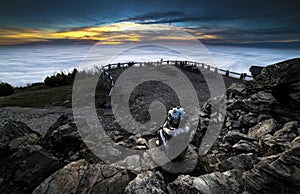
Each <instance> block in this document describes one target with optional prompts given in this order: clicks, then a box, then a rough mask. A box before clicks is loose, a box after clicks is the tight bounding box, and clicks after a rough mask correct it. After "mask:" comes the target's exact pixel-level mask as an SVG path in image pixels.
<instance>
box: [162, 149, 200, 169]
mask: <svg viewBox="0 0 300 194" xmlns="http://www.w3.org/2000/svg"><path fill="white" fill-rule="evenodd" d="M197 163H198V154H197V152H196V151H195V150H193V149H192V148H191V147H190V146H188V150H187V152H186V154H185V156H184V157H183V158H182V159H178V160H175V161H170V162H169V163H167V164H164V165H162V166H161V168H162V170H164V171H167V172H169V173H172V174H186V173H191V172H193V171H194V170H195V168H196V166H197Z"/></svg>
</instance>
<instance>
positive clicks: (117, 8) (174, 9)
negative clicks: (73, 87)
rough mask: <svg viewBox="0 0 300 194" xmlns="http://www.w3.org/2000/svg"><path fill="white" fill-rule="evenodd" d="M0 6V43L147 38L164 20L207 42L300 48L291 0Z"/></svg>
mask: <svg viewBox="0 0 300 194" xmlns="http://www.w3.org/2000/svg"><path fill="white" fill-rule="evenodd" d="M0 5H1V6H0V45H16V44H17V45H18V44H25V45H27V44H28V45H29V44H85V43H95V42H98V41H99V43H100V44H124V43H130V42H139V41H143V40H145V39H148V38H149V36H147V32H148V31H149V27H151V28H153V29H159V26H160V25H163V26H175V27H177V28H180V29H181V30H184V31H186V32H189V33H191V34H193V35H194V36H195V37H197V39H199V40H200V41H201V42H202V43H204V44H208V45H209V44H210V45H235V46H251V47H271V48H273V47H277V48H296V49H298V48H300V25H299V24H300V12H299V10H300V2H299V1H295V0H285V1H283V0H279V1H268V0H265V1H258V0H251V1H246V0H226V1H225V0H224V1H221V0H220V1H216V0H208V1H202V0H191V1H188V0H185V1H184V0H164V1H162V0H151V1H149V0H148V1H143V0H119V1H107V0H105V1H104V0H100V1H96V0H89V1H82V0H73V1H62V0H1V3H0ZM162 36H163V35H162ZM150 38H151V37H150ZM160 38H162V39H163V38H164V37H160Z"/></svg>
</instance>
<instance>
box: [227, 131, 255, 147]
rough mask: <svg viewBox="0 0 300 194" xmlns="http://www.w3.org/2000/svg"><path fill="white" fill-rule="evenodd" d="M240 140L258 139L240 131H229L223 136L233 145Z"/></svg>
mask: <svg viewBox="0 0 300 194" xmlns="http://www.w3.org/2000/svg"><path fill="white" fill-rule="evenodd" d="M240 140H246V141H254V140H256V139H254V138H250V137H248V136H247V135H245V134H243V133H240V132H235V131H229V132H228V133H227V134H226V135H225V136H224V138H223V141H224V142H228V143H230V144H231V145H233V144H235V143H237V142H239V141H240Z"/></svg>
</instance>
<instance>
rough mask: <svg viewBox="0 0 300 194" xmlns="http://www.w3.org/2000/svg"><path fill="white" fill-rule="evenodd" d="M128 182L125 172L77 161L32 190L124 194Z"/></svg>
mask: <svg viewBox="0 0 300 194" xmlns="http://www.w3.org/2000/svg"><path fill="white" fill-rule="evenodd" d="M129 180H130V179H129V175H128V173H127V171H126V170H121V169H117V168H114V167H112V166H108V165H101V164H89V163H87V162H86V161H85V160H78V161H75V162H71V163H69V164H68V165H66V166H65V167H63V168H62V169H60V170H58V171H56V172H55V173H54V174H52V175H51V176H49V177H48V178H47V179H46V180H44V181H43V182H42V183H41V184H40V185H39V186H38V187H36V188H35V189H34V191H33V194H38V193H45V194H46V193H58V194H59V193H62V194H64V193H113V194H114V193H124V189H125V187H126V186H127V185H128V183H129Z"/></svg>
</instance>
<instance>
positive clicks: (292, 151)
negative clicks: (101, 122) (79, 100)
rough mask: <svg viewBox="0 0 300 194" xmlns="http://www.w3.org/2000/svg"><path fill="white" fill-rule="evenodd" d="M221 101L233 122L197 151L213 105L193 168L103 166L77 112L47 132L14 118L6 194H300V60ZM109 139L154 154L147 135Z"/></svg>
mask: <svg viewBox="0 0 300 194" xmlns="http://www.w3.org/2000/svg"><path fill="white" fill-rule="evenodd" d="M214 100H216V99H214ZM219 100H226V104H227V110H226V119H225V122H224V125H223V128H222V131H221V133H220V135H219V137H218V139H217V141H216V142H215V144H214V145H213V146H212V148H211V149H210V150H209V151H208V153H207V154H205V155H204V156H203V155H199V154H197V153H199V148H200V145H201V140H202V137H203V135H204V134H205V133H206V132H208V131H207V127H208V124H209V123H208V121H209V118H210V117H211V116H212V115H214V113H212V112H211V109H210V102H211V100H209V101H208V102H207V103H206V104H205V105H204V106H203V108H202V110H201V114H200V116H199V126H198V129H197V132H196V134H195V136H194V138H193V140H192V141H191V142H190V145H189V151H188V153H187V155H186V157H185V159H184V160H185V161H186V162H182V161H177V162H170V163H169V164H167V165H165V166H162V167H157V168H154V169H151V170H147V171H141V170H127V169H122V168H118V167H116V166H113V165H109V164H107V163H105V162H103V161H101V159H99V158H98V157H96V156H95V155H94V154H93V153H92V152H91V151H90V150H89V149H88V148H87V147H86V145H85V144H84V143H83V141H82V140H81V137H80V135H79V132H78V131H77V129H76V125H75V123H74V120H73V118H72V115H71V114H66V115H63V116H61V117H59V118H58V120H57V121H56V122H55V123H54V124H53V125H52V126H51V127H50V128H49V129H48V130H47V131H44V130H42V131H38V130H33V129H32V128H30V127H28V125H26V124H25V123H23V122H20V121H16V120H17V119H10V120H8V121H6V122H5V123H6V124H5V125H3V126H2V127H1V128H0V193H244V194H246V193H300V60H299V59H293V60H289V61H285V62H282V63H278V64H274V65H270V66H268V67H266V68H264V69H263V71H262V74H261V75H259V76H257V77H256V78H255V81H247V82H245V83H236V84H233V85H231V86H230V87H229V88H228V90H227V93H226V97H220V98H219ZM55 116H56V115H55ZM3 123H4V122H3ZM108 123H109V122H108ZM112 126H114V125H112ZM109 133H110V134H111V137H112V138H113V139H114V140H115V141H116V142H118V143H119V144H120V145H122V144H123V145H125V146H126V147H130V148H133V149H145V148H146V145H147V142H145V141H146V140H148V138H146V137H144V136H143V135H139V136H137V135H132V134H126V133H124V132H123V131H120V130H117V129H115V130H110V131H109ZM148 136H149V134H147V137H148ZM148 143H149V142H148ZM187 164H188V165H187ZM172 168H173V170H172ZM174 168H176V171H174Z"/></svg>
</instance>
